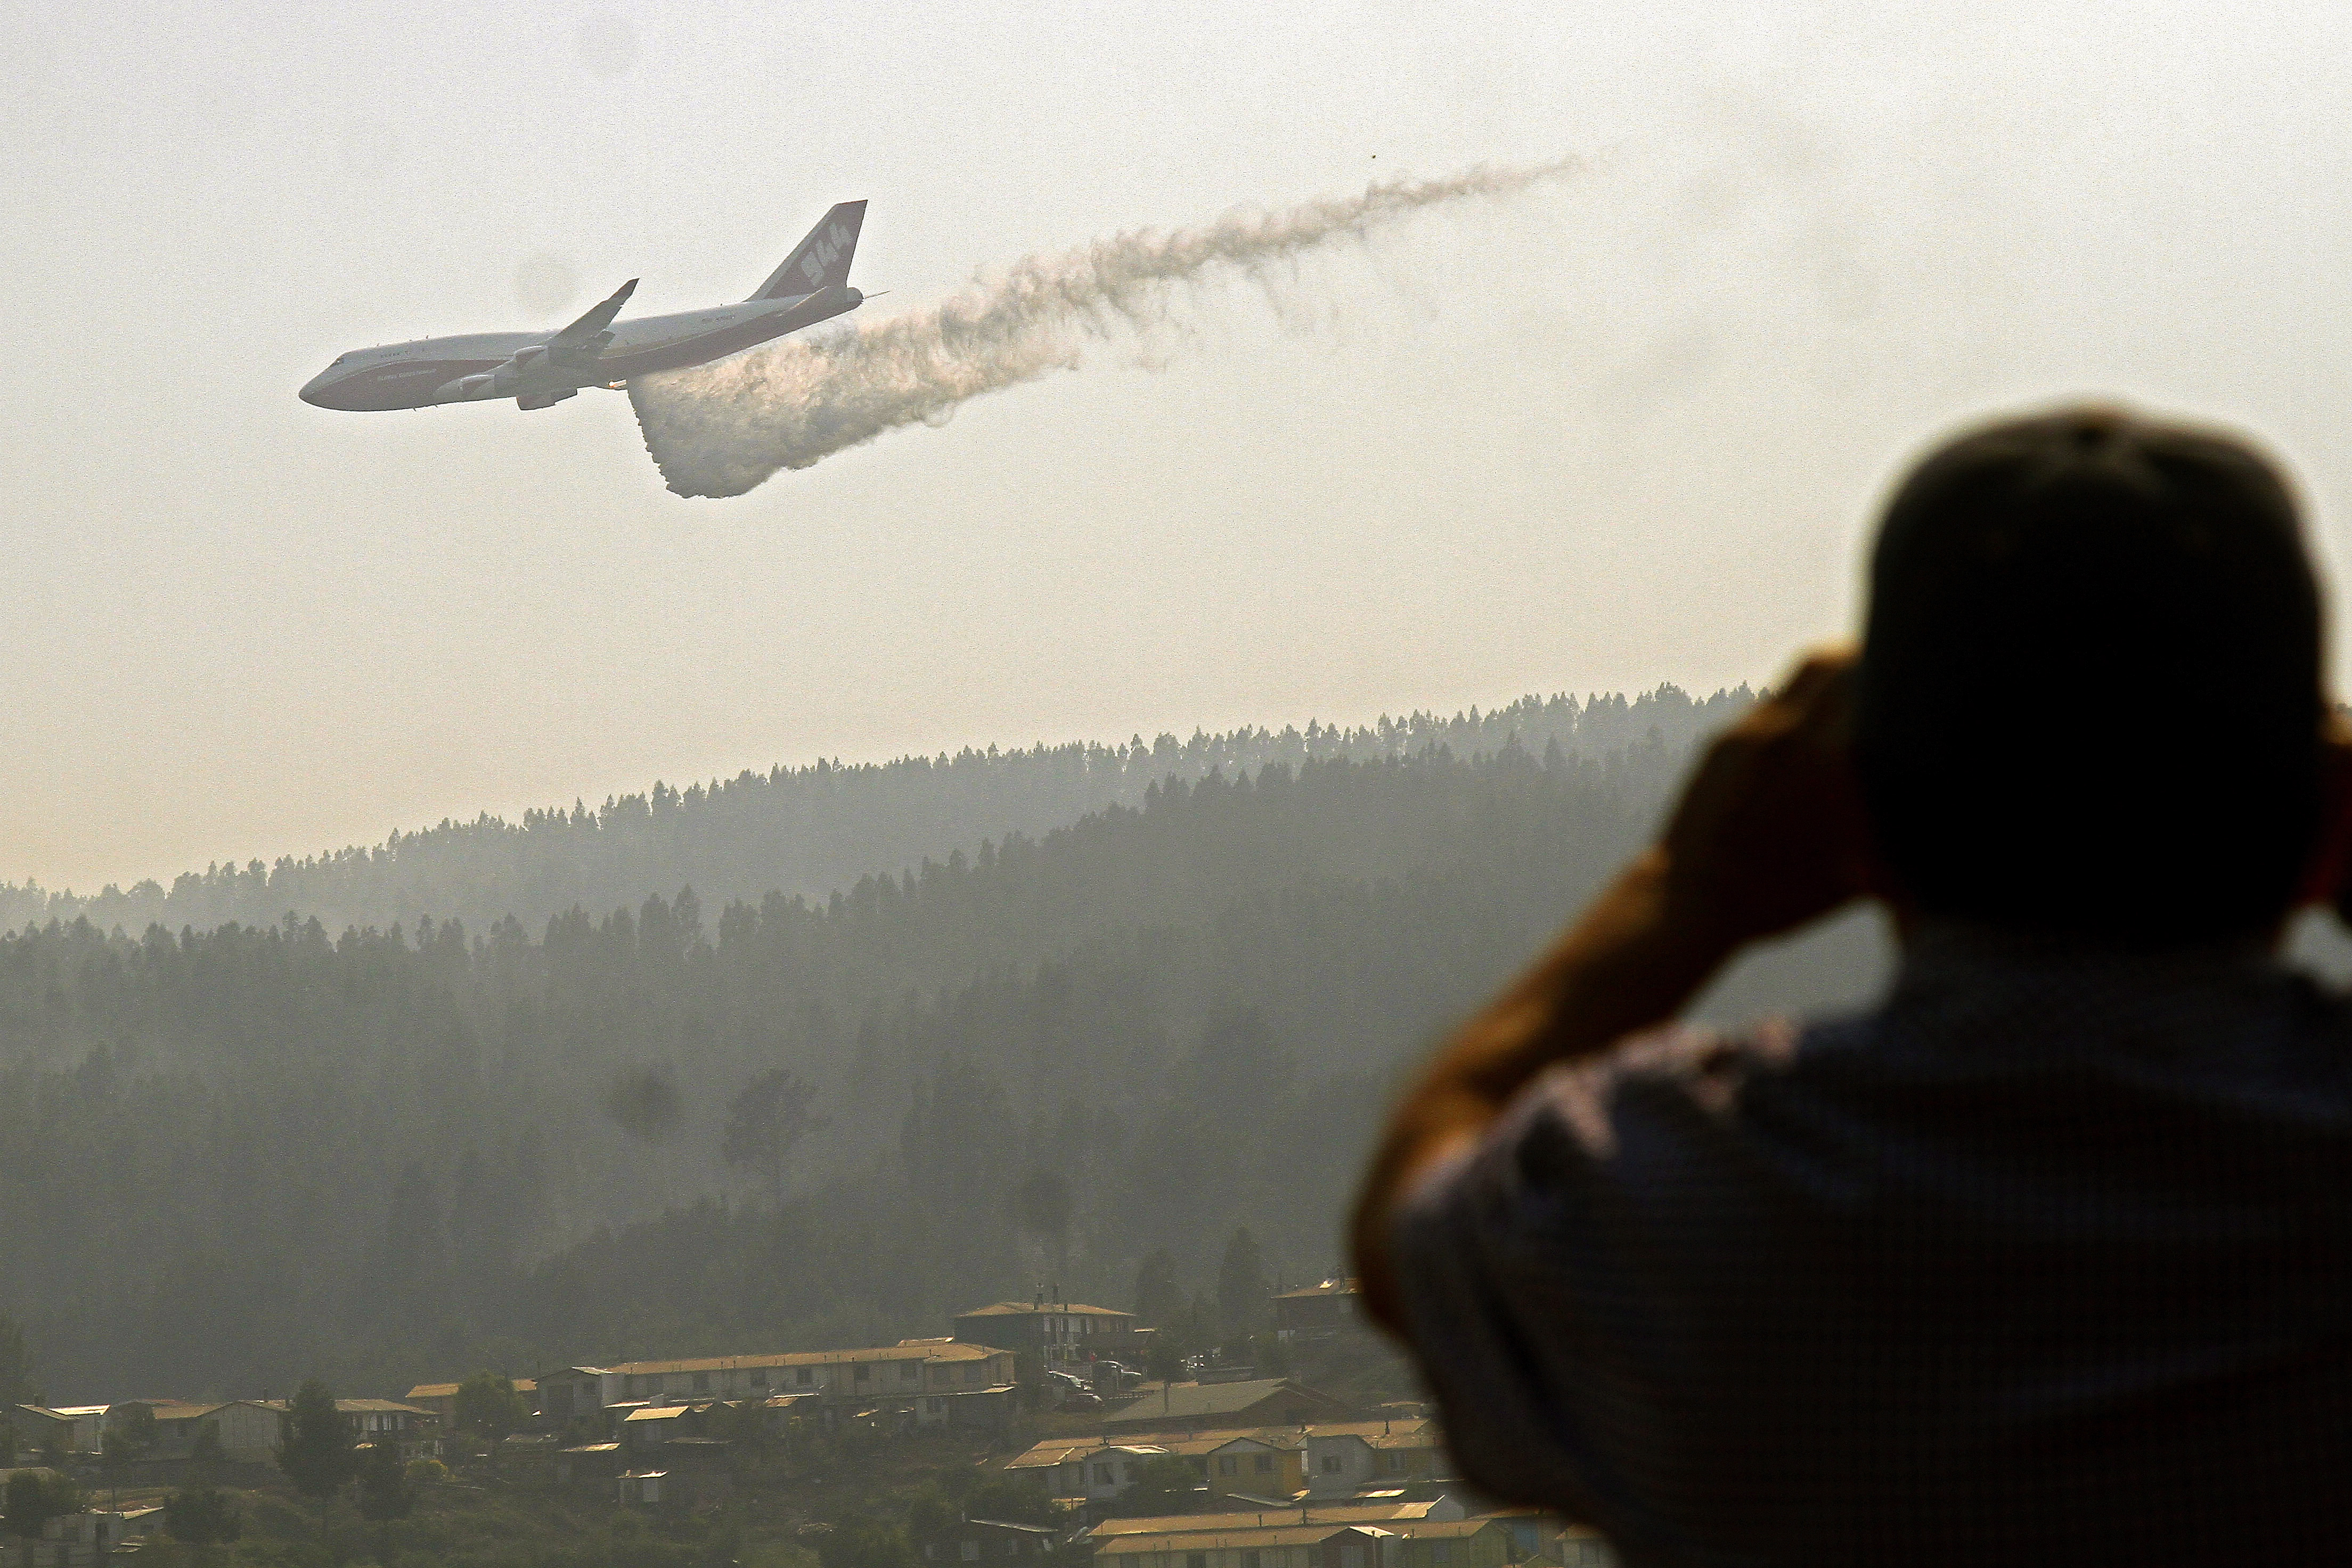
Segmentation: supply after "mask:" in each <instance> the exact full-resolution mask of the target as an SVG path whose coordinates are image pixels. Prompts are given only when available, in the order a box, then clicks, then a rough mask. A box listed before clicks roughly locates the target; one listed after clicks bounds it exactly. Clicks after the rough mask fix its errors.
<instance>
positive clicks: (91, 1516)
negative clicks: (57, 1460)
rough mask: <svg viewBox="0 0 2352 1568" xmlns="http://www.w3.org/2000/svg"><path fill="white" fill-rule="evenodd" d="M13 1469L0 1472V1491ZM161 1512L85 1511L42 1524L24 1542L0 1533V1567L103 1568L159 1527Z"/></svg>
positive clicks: (14, 1535)
mask: <svg viewBox="0 0 2352 1568" xmlns="http://www.w3.org/2000/svg"><path fill="white" fill-rule="evenodd" d="M15 1474H16V1471H14V1470H0V1489H5V1486H6V1484H7V1478H8V1477H10V1476H13V1475H15ZM162 1512H163V1510H160V1509H152V1508H142V1509H134V1510H130V1511H128V1512H121V1513H116V1512H110V1511H108V1510H102V1509H85V1510H83V1511H81V1512H79V1513H68V1514H63V1515H60V1516H59V1517H58V1518H56V1519H52V1520H48V1521H44V1522H43V1524H42V1525H41V1533H40V1535H39V1536H38V1537H37V1539H34V1540H31V1541H27V1540H25V1539H24V1538H22V1537H20V1536H18V1535H16V1533H15V1532H14V1531H10V1532H8V1533H6V1534H0V1568H104V1564H105V1563H106V1562H107V1560H108V1558H110V1556H112V1555H113V1554H114V1553H115V1552H118V1551H121V1550H122V1549H123V1548H124V1547H125V1546H126V1545H127V1544H129V1543H131V1542H136V1541H139V1540H141V1539H142V1538H143V1537H145V1536H146V1535H147V1534H149V1533H150V1532H151V1531H153V1530H154V1529H156V1528H157V1526H158V1525H159V1524H160V1522H161V1521H160V1515H161V1514H162Z"/></svg>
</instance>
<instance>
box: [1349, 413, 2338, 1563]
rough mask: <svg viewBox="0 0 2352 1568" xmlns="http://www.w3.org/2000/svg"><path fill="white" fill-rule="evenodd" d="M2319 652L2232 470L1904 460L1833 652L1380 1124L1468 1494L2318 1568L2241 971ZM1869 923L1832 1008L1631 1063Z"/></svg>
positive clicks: (1762, 718)
mask: <svg viewBox="0 0 2352 1568" xmlns="http://www.w3.org/2000/svg"><path fill="white" fill-rule="evenodd" d="M2320 663H2321V637H2320V611H2319V602H2318V594H2317V591H2316V589H2315V584H2314V582H2313V577H2312V573H2311V569H2310V566H2309V563H2308V562H2307V560H2306V558H2305V552H2304V547H2303V542H2302V538H2301V531H2300V528H2299V526H2298V523H2297V521H2296V515H2295V507H2294V502H2293V500H2291V499H2290V497H2289V494H2288V492H2287V489H2286V488H2285V486H2284V484H2282V482H2281V481H2280V479H2278V477H2277V476H2276V474H2275V473H2274V472H2273V470H2272V468H2270V467H2269V465H2268V464H2266V463H2265V462H2264V461H2263V458H2260V457H2259V456H2257V455H2256V454H2255V453H2254V452H2252V450H2250V449H2248V448H2247V447H2245V446H2243V445H2242V444H2241V443H2239V442H2237V441H2235V440H2232V439H2231V438H2228V437H2222V436H2219V435H2215V434H2211V433H2208V432H2201V431H2197V430H2192V429H2188V428H2183V427H2179V426H2167V425H2158V424H2153V423H2147V422H2143V421H2141V420H2137V419H2135V418H2130V417H2126V416H2121V415H2117V414H2112V413H2106V412H2101V411H2095V410H2092V411H2082V412H2074V413H2066V414H2061V415H2057V416H2049V417H2042V418H2034V419H2028V420H2023V421H2020V422H2014V423H2009V424H2004V425H2000V426H1993V427H1990V428H1987V429H1983V430H1980V431H1978V432H1976V433H1973V434H1970V435H1968V436H1965V437H1961V438H1960V439H1958V440H1957V441H1955V442H1953V443H1952V444H1950V445H1949V446H1947V447H1944V448H1942V449H1941V450H1940V451H1937V452H1936V453H1935V454H1933V455H1932V456H1930V457H1929V458H1927V460H1926V461H1925V462H1924V463H1922V464H1921V465H1920V467H1919V468H1918V469H1917V470H1916V472H1915V473H1914V474H1913V475H1912V476H1911V477H1910V478H1909V479H1908V480H1907V481H1906V483H1905V484H1904V485H1903V486H1902V487H1901V489H1899V490H1898V491H1897V493H1896V494H1895V497H1894V499H1893V500H1892V502H1891V503H1890V504H1889V506H1888V509H1887V511H1886V515H1885V522H1884V524H1883V526H1882V528H1881V531H1880V533H1879V538H1878V542H1877V546H1876V551H1875V554H1874V558H1873V562H1872V569H1871V578H1870V605H1869V613H1868V619H1867V625H1866V628H1865V632H1864V642H1863V646H1862V649H1861V652H1860V654H1859V657H1858V658H1855V657H1853V656H1849V655H1839V654H1832V655H1823V656H1819V657H1816V658H1813V659H1811V660H1810V661H1808V662H1807V663H1806V664H1805V665H1804V666H1803V667H1802V668H1801V669H1800V670H1799V671H1798V673H1797V674H1796V675H1795V677H1794V678H1793V679H1791V680H1790V682H1789V684H1788V686H1787V689H1785V690H1783V691H1781V692H1780V693H1779V694H1778V695H1776V696H1774V697H1773V698H1772V699H1771V700H1768V701H1765V702H1762V703H1760V704H1759V705H1758V706H1757V707H1756V708H1755V709H1754V710H1751V711H1750V712H1749V714H1748V716H1747V717H1746V718H1745V719H1744V720H1743V721H1741V722H1740V723H1739V724H1738V726H1736V727H1735V728H1734V729H1733V730H1732V731H1730V732H1729V733H1728V734H1727V736H1726V737H1725V738H1724V739H1722V740H1721V741H1719V742H1717V743H1716V745H1715V746H1714V747H1713V748H1712V750H1711V751H1710V752H1708V753H1707V755H1706V758H1705V761H1704V762H1703V763H1702V764H1701V765H1700V767H1699V769H1698V771H1697V773H1696V776H1695V778H1694V779H1693V781H1692V782H1691V784H1690V785H1689V787H1688V789H1687V790H1686V791H1685V795H1684V796H1683V798H1682V800H1681V802H1680V804H1679V805H1678V806H1677V807H1676V809H1675V814H1674V816H1673V817H1672V820H1671V822H1670V823H1669V825H1668V826H1667V828H1666V830H1665V832H1664V836H1663V837H1662V839H1661V841H1660V842H1659V843H1658V845H1657V846H1656V847H1654V848H1653V849H1652V850H1650V851H1649V852H1648V853H1646V854H1644V855H1643V856H1642V857H1641V858H1638V859H1636V860H1635V861H1634V862H1633V864H1632V865H1631V866H1629V867H1628V868H1626V869H1625V870H1624V871H1623V872H1622V875H1621V876H1620V877H1619V878H1618V879H1617V880H1616V881H1615V882H1614V883H1613V884H1612V886H1610V887H1609V888H1608V889H1606V890H1605V891H1603V892H1602V893H1601V896H1600V897H1599V898H1598V899H1597V900H1595V901H1594V903H1593V904H1592V906H1591V908H1590V909H1588V910H1586V911H1585V912H1584V914H1583V915H1582V917H1581V918H1580V920H1579V921H1577V922H1576V923H1575V924H1574V925H1573V926H1571V927H1570V930H1569V931H1567V933H1566V934H1565V935H1564V936H1563V937H1562V938H1561V939H1560V940H1559V943H1558V944H1557V946H1556V947H1555V948H1554V949H1553V951H1552V952H1550V954H1549V956H1547V957H1546V958H1545V959H1544V960H1543V961H1542V962H1541V963H1539V964H1538V967H1537V968H1536V969H1535V970H1533V971H1532V972H1531V973H1528V975H1527V976H1526V977H1525V978H1523V979H1522V980H1520V981H1519V982H1518V983H1517V984H1516V985H1515V986H1514V987H1513V988H1512V989H1511V990H1510V991H1509V992H1507V994H1505V995H1504V996H1503V997H1502V998H1501V999H1500V1000H1498V1001H1497V1002H1496V1003H1495V1004H1494V1005H1492V1006H1490V1007H1489V1008H1488V1009H1487V1010H1486V1012H1485V1013H1483V1014H1482V1015H1480V1016H1478V1017H1477V1018H1475V1020H1473V1021H1472V1022H1471V1023H1470V1024H1469V1025H1468V1026H1466V1027H1465V1029H1464V1030H1463V1031H1462V1033H1461V1034H1460V1035H1459V1036H1458V1037H1456V1038H1455V1039H1454V1042H1453V1043H1452V1044H1451V1045H1450V1046H1449V1047H1446V1048H1445V1049H1444V1051H1443V1052H1441V1053H1440V1054H1439V1056H1438V1057H1437V1058H1436V1059H1435V1060H1434V1061H1433V1063H1432V1064H1431V1065H1430V1067H1429V1068H1427V1069H1426V1071H1425V1072H1424V1074H1423V1077H1422V1079H1420V1081H1419V1083H1418V1085H1417V1086H1416V1087H1415V1088H1414V1089H1412V1092H1411V1093H1410V1094H1408V1096H1407V1097H1406V1098H1405V1100H1404V1101H1403V1103H1402V1105H1401V1106H1400V1108H1399V1109H1398V1110H1397V1112H1396V1114H1395V1117H1394V1120H1393V1121H1392V1124H1391V1127H1390V1129H1389V1131H1388V1134H1387V1139H1386V1142H1385V1144H1384V1146H1383V1148H1382V1150H1381V1153H1380V1155H1379V1157H1378V1159H1377V1161H1376V1163H1375V1165H1374V1168H1373V1171H1372V1173H1371V1175H1370V1178H1369V1181H1368V1183H1367V1186H1366V1189H1365V1193H1364V1197H1363V1200H1362V1204H1361V1206H1360V1211H1359V1214H1358V1219H1357V1248H1358V1257H1359V1261H1360V1267H1361V1270H1362V1273H1363V1276H1364V1281H1365V1289H1366V1292H1367V1297H1368V1300H1370V1304H1371V1306H1372V1308H1373V1310H1374V1311H1375V1312H1376V1313H1377V1314H1378V1315H1379V1316H1380V1317H1381V1318H1382V1319H1383V1320H1384V1321H1386V1322H1387V1323H1388V1324H1389V1325H1390V1326H1391V1328H1393V1329H1394V1330H1395V1331H1397V1332H1399V1333H1400V1334H1402V1336H1404V1337H1405V1338H1406V1339H1407V1340H1408V1341H1410V1342H1411V1344H1412V1348H1413V1350H1414V1351H1415V1352H1416V1353H1417V1355H1418V1357H1419V1359H1420V1362H1421V1364H1422V1366H1423V1369H1424V1370H1425V1372H1426V1373H1427V1376H1428V1378H1429V1381H1430V1383H1431V1384H1432V1385H1433V1387H1434V1389H1435V1390H1436V1392H1437V1394H1438V1395H1439V1397H1440V1400H1441V1402H1442V1404H1443V1406H1444V1417H1445V1422H1446V1426H1447V1432H1448V1436H1449V1437H1450V1438H1451V1440H1452V1443H1453V1446H1454V1454H1455V1457H1456V1458H1457V1461H1458V1462H1459V1464H1460V1466H1461V1468H1462V1471H1463V1474H1464V1475H1465V1478H1466V1479H1470V1480H1472V1481H1475V1482H1476V1483H1478V1484H1480V1485H1481V1486H1483V1487H1485V1488H1486V1489H1490V1490H1492V1491H1494V1492H1496V1493H1498V1494H1500V1495H1502V1496H1505V1497H1507V1498H1510V1499H1514V1500H1520V1501H1525V1502H1533V1503H1543V1504H1549V1505H1551V1506H1555V1507H1558V1508H1559V1509H1562V1510H1566V1511H1567V1512H1569V1513H1570V1514H1571V1515H1572V1516H1574V1517H1577V1518H1580V1519H1582V1520H1585V1521H1591V1522H1592V1523H1594V1524H1596V1525H1598V1526H1600V1527H1601V1528H1602V1529H1603V1530H1604V1531H1607V1532H1608V1533H1609V1534H1610V1535H1611V1536H1612V1538H1613V1540H1614V1541H1615V1542H1616V1544H1617V1547H1618V1549H1619V1551H1620V1552H1621V1553H1622V1556H1623V1557H1624V1558H1625V1559H1626V1560H1627V1562H1629V1563H1633V1564H1653V1563H1657V1564H1699V1563H1704V1564H1740V1565H1743V1568H1747V1565H1754V1568H1766V1565H1773V1564H1783V1563H1785V1564H1790V1565H1799V1564H1802V1565H1806V1568H1832V1565H1837V1564H1849V1563H1853V1564H1859V1563H1871V1564H1881V1563H1883V1564H1888V1565H1890V1568H1929V1565H1932V1564H1944V1563H1951V1564H1959V1563H1969V1564H1978V1565H1987V1568H2016V1565H2019V1564H2042V1563H2051V1564H2070V1565H2071V1564H2096V1563H2116V1564H2125V1563H2129V1564H2135V1565H2139V1568H2147V1565H2152V1564H2168V1563H2198V1564H2216V1563H2231V1564H2242V1563H2352V1006H2347V1003H2346V1002H2345V1001H2344V1000H2343V999H2342V998H2339V997H2337V996H2336V995H2334V994H2329V993H2328V992H2326V991H2324V990H2322V989H2321V988H2319V987H2318V986H2316V985H2315V984H2312V983H2311V982H2309V981H2307V980H2305V979H2304V978H2301V977H2299V976H2297V975H2295V974H2294V973H2290V972H2289V971H2287V970H2285V969H2284V968H2283V967H2282V966H2281V965H2280V964H2279V963H2278V962H2277V961H2276V958H2275V950H2276V948H2277V945H2278V942H2279V941H2280V936H2281V931H2282V929H2283V927H2284V923H2285V921H2286V920H2287V918H2288V916H2289V915H2290V914H2291V913H2292V912H2293V910H2294V908H2295V907H2296V905H2297V904H2298V903H2300V902H2303V901H2305V900H2307V899H2308V898H2310V897H2311V896H2313V895H2314V894H2315V893H2316V892H2319V891H2323V890H2327V889H2334V888H2335V887H2336V884H2337V880H2338V879H2337V875H2336V871H2337V861H2338V859H2339V858H2340V856H2339V845H2340V840H2341V838H2342V837H2343V835H2342V830H2341V826H2340V825H2341V824H2342V822H2343V820H2344V818H2345V816H2346V810H2345V797H2346V795H2347V790H2346V787H2345V784H2344V780H2345V779H2346V777H2347V763H2346V760H2345V759H2346V756H2347V750H2346V747H2345V746H2344V745H2343V743H2342V742H2339V741H2338V740H2336V738H2335V737H2334V735H2333V733H2332V732H2331V731H2329V730H2328V728H2327V724H2328V721H2327V719H2326V703H2325V701H2324V699H2323V691H2322V676H2321V671H2320ZM1862 897H1875V898H1879V899H1882V900H1885V903H1886V904H1887V905H1888V906H1889V907H1890V908H1891V910H1893V912H1894V915H1895V922H1896V929H1897V931H1899V933H1900V935H1901V940H1902V962H1901V965H1900V968H1899V970H1898V972H1897V973H1896V975H1895V979H1894V981H1893V983H1892V985H1891V987H1890V989H1889V991H1888V993H1887V994H1886V996H1885V999H1884V1000H1883V1001H1882V1002H1881V1003H1880V1004H1879V1005H1877V1006H1876V1007H1875V1008H1874V1009H1872V1010H1871V1011H1869V1012H1866V1013H1864V1014H1863V1015H1861V1016H1856V1017H1852V1018H1845V1019H1839V1020H1833V1021H1830V1022H1826V1023H1816V1024H1813V1025H1811V1026H1805V1027H1797V1026H1765V1027H1761V1028H1758V1029H1756V1030H1753V1031H1750V1032H1748V1033H1747V1034H1745V1035H1732V1036H1720V1035H1716V1034H1711V1033H1708V1032H1706V1031H1703V1030H1699V1029H1696V1028H1691V1027H1678V1026H1671V1025H1667V1024H1666V1023H1665V1021H1666V1020H1669V1019H1671V1018H1673V1016H1675V1013H1676V1012H1677V1011H1678V1010H1679V1009H1680V1008H1681V1007H1682V1006H1683V1005H1685V1003H1686V1002H1687V1001H1688V1000H1689V999H1690V998H1691V996H1692V995H1693V994H1695V993H1696V991H1697V990H1698V989H1699V988H1700V987H1701V986H1702V985H1703V984H1705V983H1706V980H1707V979H1708V978H1709V977H1710V976H1711V975H1713V974H1714V973H1716V972H1717V970H1718V969H1719V968H1720V967H1721V966H1722V965H1723V963H1725V962H1726V961H1727V959H1729V958H1730V957H1732V956H1733V955H1734V954H1735V953H1737V952H1738V951H1739V950H1740V949H1741V948H1742V947H1743V946H1745V945H1747V944H1748V943H1749V942H1754V941H1756V940H1758V939H1759V938H1763V937H1769V936H1773V935H1776V934H1779V933H1781V932H1785V931H1790V930H1792V929H1793V928H1795V927H1798V926H1800V925H1802V924H1804V923H1805V922H1807V921H1812V920H1814V919H1816V918H1818V917H1820V916H1822V915H1824V914H1826V913H1828V912H1830V911H1832V910H1836V909H1838V908H1840V907H1842V906H1843V905H1846V904H1848V903H1849V902H1850V901H1852V900H1854V899H1857V898H1862ZM1644 1030H1647V1031H1649V1032H1648V1033H1643V1032H1642V1031H1644Z"/></svg>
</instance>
